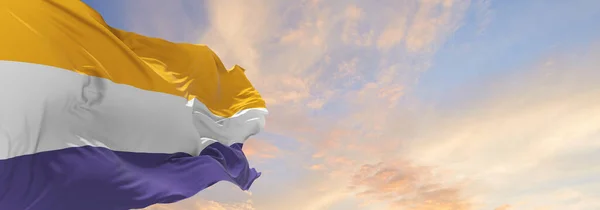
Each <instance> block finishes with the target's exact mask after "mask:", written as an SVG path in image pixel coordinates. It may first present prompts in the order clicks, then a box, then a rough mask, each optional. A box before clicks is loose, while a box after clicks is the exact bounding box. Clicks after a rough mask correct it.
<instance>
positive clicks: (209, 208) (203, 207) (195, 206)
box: [146, 199, 256, 210]
mask: <svg viewBox="0 0 600 210" xmlns="http://www.w3.org/2000/svg"><path fill="white" fill-rule="evenodd" d="M177 209H190V210H256V208H254V207H253V204H252V201H251V200H247V201H245V202H238V203H220V202H215V201H209V200H204V199H193V200H192V199H187V200H184V201H180V202H178V203H174V204H158V205H153V206H151V207H148V208H146V210H177Z"/></svg>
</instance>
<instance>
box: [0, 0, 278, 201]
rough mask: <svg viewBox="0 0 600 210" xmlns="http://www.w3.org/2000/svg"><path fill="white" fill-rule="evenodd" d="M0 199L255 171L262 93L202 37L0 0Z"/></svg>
mask: <svg viewBox="0 0 600 210" xmlns="http://www.w3.org/2000/svg"><path fill="white" fill-rule="evenodd" d="M0 27H1V29H2V33H0V209H2V210H5V209H6V210H21V209H31V210H37V209H43V210H46V209H51V210H54V209H56V210H96V209H97V210H112V209H115V210H121V209H133V208H144V207H146V206H149V205H152V204H155V203H171V202H175V201H178V200H181V199H185V198H188V197H190V196H193V195H194V194H196V193H197V192H199V191H201V190H203V189H205V188H207V187H209V186H211V185H212V184H214V183H216V182H219V181H229V182H232V183H234V184H236V185H238V186H239V187H240V188H241V189H243V190H246V189H248V188H249V187H250V185H251V184H252V182H253V181H254V180H255V179H256V178H257V177H258V176H259V175H260V174H259V173H257V172H256V170H254V169H251V168H249V166H248V161H247V160H246V157H245V156H244V153H243V152H242V150H241V149H242V143H243V142H244V141H245V140H246V139H247V138H248V137H249V136H252V135H254V134H256V133H258V132H260V131H261V130H262V128H263V127H264V124H265V115H266V114H267V110H266V108H265V102H264V101H263V99H262V98H261V96H260V95H259V93H258V92H257V91H256V90H255V89H254V88H253V86H252V84H251V83H250V82H249V81H248V79H247V78H246V76H245V75H244V69H243V68H241V67H239V66H235V67H233V68H232V69H230V70H227V69H225V67H224V66H223V64H222V62H221V61H220V60H219V58H218V57H217V56H216V55H215V53H214V52H213V51H212V50H211V49H209V48H208V47H207V46H203V45H193V44H182V43H172V42H168V41H165V40H161V39H156V38H150V37H145V36H142V35H139V34H135V33H131V32H127V31H123V30H119V29H115V28H112V27H110V26H108V25H107V24H106V23H105V22H104V20H103V19H102V17H101V16H100V15H99V14H98V13H97V12H96V11H94V10H93V9H91V8H90V7H88V6H87V5H86V4H84V3H82V2H81V1H79V0H10V1H8V0H4V1H0Z"/></svg>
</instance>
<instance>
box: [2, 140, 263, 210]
mask: <svg viewBox="0 0 600 210" xmlns="http://www.w3.org/2000/svg"><path fill="white" fill-rule="evenodd" d="M241 149H242V145H241V144H235V145H232V146H231V147H227V146H224V145H222V144H220V143H213V144H211V145H210V146H208V147H207V148H206V149H204V150H203V151H202V153H201V154H200V155H199V156H190V155H188V154H186V153H177V154H158V153H133V152H115V151H112V150H109V149H106V148H100V147H90V146H85V147H72V148H67V149H62V150H55V151H48V152H42V153H37V154H33V155H25V156H19V157H14V158H11V159H6V160H0V209H14V210H17V209H29V210H54V209H56V210H82V209H86V210H126V209H132V208H144V207H147V206H149V205H152V204H155V203H172V202H176V201H179V200H182V199H185V198H188V197H190V196H193V195H194V194H196V193H198V192H199V191H200V190H203V189H205V188H207V187H209V186H211V185H213V184H215V183H216V182H219V181H230V182H232V183H234V184H236V185H238V186H239V187H240V188H241V189H243V190H247V189H248V188H249V187H250V185H251V184H252V182H253V181H254V180H255V179H256V178H258V176H260V173H258V172H256V170H254V169H250V168H249V167H248V161H247V160H246V157H245V156H244V153H243V152H242V150H241Z"/></svg>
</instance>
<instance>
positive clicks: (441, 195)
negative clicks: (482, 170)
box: [350, 161, 471, 210]
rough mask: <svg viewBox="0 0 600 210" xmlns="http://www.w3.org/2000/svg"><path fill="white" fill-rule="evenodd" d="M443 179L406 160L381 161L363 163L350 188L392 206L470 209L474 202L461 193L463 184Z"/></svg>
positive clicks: (431, 170)
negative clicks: (447, 181) (446, 181)
mask: <svg viewBox="0 0 600 210" xmlns="http://www.w3.org/2000/svg"><path fill="white" fill-rule="evenodd" d="M445 175H446V174H444V176H445ZM442 178H443V177H440V175H436V174H435V172H434V170H433V169H431V168H428V167H422V166H414V165H412V164H410V163H408V162H406V161H398V162H381V163H378V164H365V165H363V166H361V167H360V169H359V170H358V172H356V173H355V174H354V176H353V177H352V182H351V183H352V184H351V185H350V189H354V190H358V191H359V192H358V193H357V196H359V197H365V198H370V199H375V200H379V201H387V202H390V203H391V204H390V208H392V209H399V208H401V209H415V210H430V209H431V210H438V209H448V210H451V209H452V210H466V209H471V202H470V201H469V200H468V199H466V198H464V197H463V195H461V185H460V184H456V183H445V182H444V181H442Z"/></svg>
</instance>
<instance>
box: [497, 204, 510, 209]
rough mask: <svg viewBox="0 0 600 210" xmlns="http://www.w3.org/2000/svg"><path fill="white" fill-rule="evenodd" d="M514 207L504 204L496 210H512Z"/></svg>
mask: <svg viewBox="0 0 600 210" xmlns="http://www.w3.org/2000/svg"><path fill="white" fill-rule="evenodd" d="M511 208H512V207H511V206H510V205H508V204H504V205H502V206H499V207H498V208H495V209H494V210H510V209H511Z"/></svg>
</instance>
